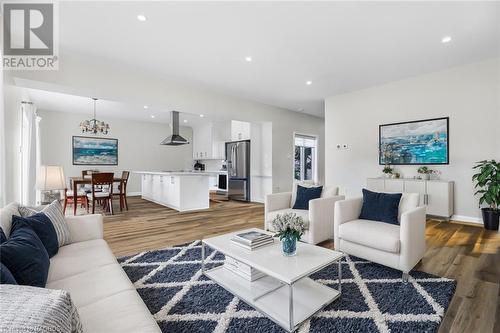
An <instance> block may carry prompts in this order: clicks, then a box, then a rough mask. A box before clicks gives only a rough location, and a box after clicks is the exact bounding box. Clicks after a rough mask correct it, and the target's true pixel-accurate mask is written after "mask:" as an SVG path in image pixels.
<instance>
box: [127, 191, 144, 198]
mask: <svg viewBox="0 0 500 333" xmlns="http://www.w3.org/2000/svg"><path fill="white" fill-rule="evenodd" d="M141 195H142V192H128V193H127V197H136V196H141Z"/></svg>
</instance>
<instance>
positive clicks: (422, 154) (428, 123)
mask: <svg viewBox="0 0 500 333" xmlns="http://www.w3.org/2000/svg"><path fill="white" fill-rule="evenodd" d="M448 135H449V118H437V119H428V120H417V121H409V122H403V123H395V124H385V125H380V126H379V164H381V165H384V164H393V165H414V164H416V165H421V164H448V163H449V136H448Z"/></svg>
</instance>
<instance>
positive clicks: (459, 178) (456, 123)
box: [325, 58, 500, 221]
mask: <svg viewBox="0 0 500 333" xmlns="http://www.w3.org/2000/svg"><path fill="white" fill-rule="evenodd" d="M499 80H500V59H499V58H496V59H490V60H487V61H483V62H480V63H475V64H470V65H466V66H460V67H455V68H452V69H449V70H445V71H440V72H436V73H431V74H427V75H422V76H418V77H413V78H408V79H405V80H401V81H397V82H391V83H388V84H385V85H381V86H376V87H372V88H369V89H364V90H360V91H355V92H350V93H346V94H343V95H337V96H332V97H329V98H327V99H326V101H325V132H326V133H325V137H326V140H325V141H326V146H325V155H326V172H325V176H326V183H327V184H337V185H340V186H342V187H344V189H345V191H346V192H347V193H346V194H347V196H350V197H353V196H359V195H361V189H362V188H363V187H365V186H366V178H367V177H378V176H380V175H381V173H382V172H381V170H382V167H383V166H380V165H378V129H379V125H380V124H386V123H394V122H403V121H411V120H419V119H426V118H427V119H428V118H437V117H449V118H450V133H449V137H450V139H449V140H450V164H449V165H443V166H432V167H431V168H433V169H436V170H439V171H440V172H441V178H442V179H446V180H452V181H454V182H455V191H454V194H455V215H456V216H455V218H457V219H461V220H470V221H478V220H479V217H480V210H479V208H478V200H477V198H476V197H474V189H473V183H472V181H471V176H472V174H473V170H472V167H473V166H474V163H475V162H476V161H479V160H483V159H497V160H500V150H499V147H500V134H499V133H500V82H499ZM336 144H348V147H349V148H348V149H345V150H344V149H340V150H339V149H337V148H336ZM395 169H396V170H397V171H399V172H401V173H402V175H403V177H410V178H411V177H413V176H414V175H416V170H417V166H395Z"/></svg>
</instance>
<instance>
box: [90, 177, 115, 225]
mask: <svg viewBox="0 0 500 333" xmlns="http://www.w3.org/2000/svg"><path fill="white" fill-rule="evenodd" d="M113 179H114V173H112V172H102V173H93V174H92V192H91V193H87V198H88V200H89V202H90V201H92V214H94V213H95V205H96V202H99V203H102V204H103V208H104V210H108V209H109V212H110V213H111V215H113ZM104 186H106V187H107V188H109V191H102V190H99V188H102V187H104Z"/></svg>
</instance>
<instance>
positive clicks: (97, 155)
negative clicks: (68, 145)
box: [73, 136, 118, 165]
mask: <svg viewBox="0 0 500 333" xmlns="http://www.w3.org/2000/svg"><path fill="white" fill-rule="evenodd" d="M73 164H74V165H118V139H108V138H93V137H86V136H74V137H73Z"/></svg>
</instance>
